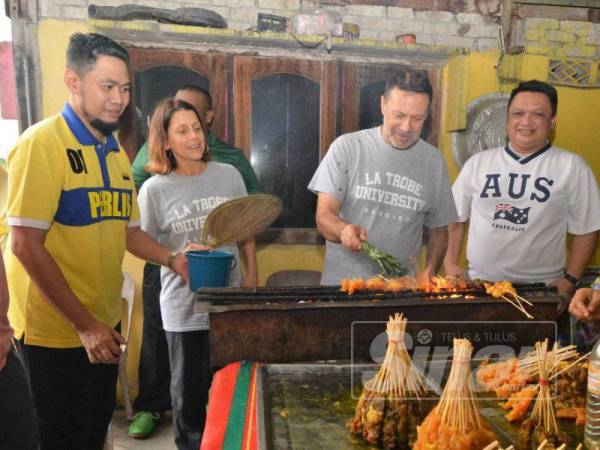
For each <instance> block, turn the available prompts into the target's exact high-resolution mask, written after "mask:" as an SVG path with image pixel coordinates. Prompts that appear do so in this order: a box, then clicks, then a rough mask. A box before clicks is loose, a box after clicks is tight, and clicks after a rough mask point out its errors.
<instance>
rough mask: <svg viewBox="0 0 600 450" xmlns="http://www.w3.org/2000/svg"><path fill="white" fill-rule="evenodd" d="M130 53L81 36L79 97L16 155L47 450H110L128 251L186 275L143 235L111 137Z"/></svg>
mask: <svg viewBox="0 0 600 450" xmlns="http://www.w3.org/2000/svg"><path fill="white" fill-rule="evenodd" d="M127 64H128V55H127V52H126V50H125V49H123V47H121V46H120V45H119V44H117V43H116V42H114V41H113V40H111V39H109V38H107V37H105V36H101V35H98V34H81V33H76V34H74V35H73V36H71V39H70V41H69V47H68V50H67V67H66V69H65V77H64V80H65V84H66V86H67V89H68V91H69V101H68V102H67V104H66V105H65V107H64V109H63V111H62V112H61V113H60V114H56V115H55V116H52V117H50V118H48V119H45V120H43V121H41V122H39V123H38V124H36V125H34V126H33V127H31V128H29V129H28V130H26V131H25V133H23V135H22V136H21V138H20V140H19V142H18V143H17V144H16V146H15V147H14V148H13V149H12V150H11V152H10V154H9V157H8V171H9V181H8V206H7V221H8V225H9V227H10V242H9V243H10V248H11V251H10V252H8V254H7V261H6V266H7V275H8V280H9V289H10V298H11V302H10V308H9V321H10V323H11V325H12V327H13V328H14V330H15V338H16V339H17V344H18V346H19V347H20V349H21V350H22V354H23V355H24V359H25V364H26V366H27V368H28V373H29V376H30V379H31V388H32V393H33V399H34V403H35V407H36V410H37V414H38V424H39V431H40V438H41V442H42V449H50V448H52V449H54V448H56V449H73V450H75V449H81V450H94V449H102V447H103V442H104V439H105V435H106V430H107V426H108V424H109V422H110V419H111V416H112V413H113V410H114V407H115V390H116V378H117V362H118V359H119V355H120V353H121V348H120V345H123V344H125V340H124V339H123V337H122V336H121V335H120V334H119V324H120V320H121V286H122V282H123V277H122V271H121V265H122V261H123V255H124V252H125V249H127V250H129V251H130V252H131V253H133V254H135V255H136V256H138V257H140V258H143V259H147V260H151V261H154V262H156V263H158V264H162V265H166V266H169V267H170V268H171V269H172V270H175V271H176V272H178V273H179V274H181V275H182V276H183V277H184V278H187V263H186V260H185V257H184V256H183V255H182V254H176V255H174V254H172V253H171V252H170V250H169V249H168V248H165V247H162V246H160V245H159V244H158V243H156V242H155V241H154V240H153V239H152V238H150V236H148V235H147V234H146V233H144V232H143V231H142V230H141V229H140V227H139V213H138V209H137V200H136V195H135V187H134V184H133V179H132V176H131V172H130V169H129V160H128V158H127V156H126V154H125V152H124V151H123V150H122V149H121V148H120V147H119V144H118V142H117V141H116V139H115V137H114V136H113V134H112V133H113V132H114V131H115V130H116V129H117V128H118V120H119V117H120V115H121V113H122V112H123V110H124V109H125V107H126V106H127V104H128V102H129V95H130V94H129V90H130V79H129V73H128V68H127Z"/></svg>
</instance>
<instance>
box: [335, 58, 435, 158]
mask: <svg viewBox="0 0 600 450" xmlns="http://www.w3.org/2000/svg"><path fill="white" fill-rule="evenodd" d="M398 67H400V66H399V65H395V64H358V63H347V62H346V63H344V64H343V69H342V80H341V82H342V100H341V101H342V105H343V117H342V130H343V133H350V132H352V131H357V130H360V129H361V128H366V127H370V126H375V125H376V124H375V123H368V124H365V120H361V118H362V119H364V117H365V116H368V115H369V113H372V112H373V109H374V108H375V106H374V105H377V109H379V106H378V105H379V102H380V100H379V99H380V95H381V94H382V93H383V86H384V85H385V82H386V81H387V80H388V79H389V78H391V76H393V73H394V71H395V70H397V69H398ZM413 68H417V67H413ZM427 73H428V75H429V81H430V83H431V86H432V87H433V99H432V102H431V113H430V116H429V119H428V123H426V124H425V127H424V133H425V135H424V136H422V137H423V138H424V139H426V140H427V142H429V143H430V144H431V145H434V146H435V145H437V142H438V136H439V130H440V99H441V92H440V89H441V83H440V80H441V76H440V73H439V69H427ZM365 96H369V97H368V98H367V99H366V100H367V101H365ZM368 109H370V111H368ZM379 114H381V111H380V110H379ZM361 122H363V126H362V127H361ZM367 122H368V121H367Z"/></svg>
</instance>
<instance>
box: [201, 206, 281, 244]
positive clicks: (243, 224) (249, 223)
mask: <svg viewBox="0 0 600 450" xmlns="http://www.w3.org/2000/svg"><path fill="white" fill-rule="evenodd" d="M282 210H283V204H282V203H281V200H280V199H279V197H276V196H274V195H269V194H252V195H248V196H246V197H241V198H236V199H234V200H229V201H227V202H225V203H221V204H220V205H219V206H217V207H216V208H215V209H213V210H212V211H211V212H210V214H209V215H208V217H207V218H206V222H205V223H204V227H203V229H202V242H204V243H205V244H208V245H212V246H213V247H219V246H221V245H223V244H228V243H231V242H237V241H243V240H245V239H249V238H251V237H254V236H256V235H257V234H258V233H260V232H261V231H263V230H264V229H265V228H267V227H268V226H269V225H271V224H272V223H273V222H274V221H275V219H277V217H279V214H281V211H282Z"/></svg>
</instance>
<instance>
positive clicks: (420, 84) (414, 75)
mask: <svg viewBox="0 0 600 450" xmlns="http://www.w3.org/2000/svg"><path fill="white" fill-rule="evenodd" d="M395 88H398V89H400V90H402V91H407V92H416V93H419V94H427V96H428V97H429V101H430V102H431V100H432V98H433V89H432V88H431V83H430V82H429V77H428V76H427V72H426V71H424V70H419V69H412V68H410V67H401V68H400V69H398V70H397V71H396V73H394V76H393V77H392V78H390V79H389V80H388V81H387V83H385V91H384V93H383V95H384V96H385V97H387V96H388V95H389V93H390V91H391V90H392V89H395Z"/></svg>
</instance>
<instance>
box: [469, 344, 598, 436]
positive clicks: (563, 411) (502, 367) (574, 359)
mask: <svg viewBox="0 0 600 450" xmlns="http://www.w3.org/2000/svg"><path fill="white" fill-rule="evenodd" d="M539 344H541V343H539ZM546 345H547V344H546ZM589 355H590V354H589V353H588V354H585V355H583V356H582V355H580V354H579V353H578V352H577V350H576V347H575V346H574V345H569V346H566V347H560V348H559V347H558V346H557V344H556V343H555V344H554V346H553V348H552V350H551V351H548V352H547V354H546V357H547V358H548V359H549V360H551V361H553V366H552V374H551V376H550V378H549V380H550V383H551V385H552V386H553V389H554V390H555V392H556V397H555V399H554V401H555V405H556V416H557V417H558V418H560V419H567V420H574V421H575V424H576V425H584V424H585V396H586V382H587V370H588V364H589ZM539 377H540V373H539V363H538V360H537V351H534V352H530V353H528V354H527V355H526V356H525V357H524V358H521V359H517V358H510V359H508V360H506V361H499V362H496V363H491V364H489V363H487V362H485V363H483V364H482V365H481V366H480V367H479V369H478V370H477V381H478V382H479V384H481V385H482V386H484V387H485V388H486V390H488V391H494V392H495V393H496V396H497V397H498V398H502V399H506V402H504V403H501V404H500V405H501V406H502V408H504V409H505V410H507V411H508V412H507V414H506V415H505V418H506V420H507V421H509V422H518V421H521V420H523V419H524V418H525V416H526V415H527V413H528V411H529V408H530V405H531V403H532V402H533V400H534V398H535V397H536V396H537V394H538V389H539V386H540V385H539V383H538V382H537V380H539Z"/></svg>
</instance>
